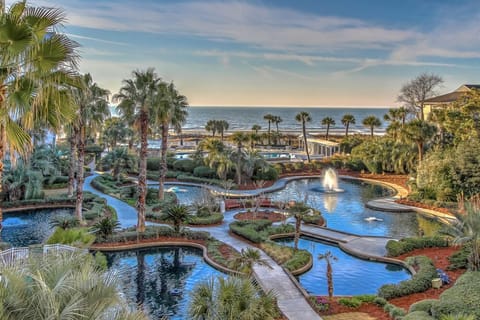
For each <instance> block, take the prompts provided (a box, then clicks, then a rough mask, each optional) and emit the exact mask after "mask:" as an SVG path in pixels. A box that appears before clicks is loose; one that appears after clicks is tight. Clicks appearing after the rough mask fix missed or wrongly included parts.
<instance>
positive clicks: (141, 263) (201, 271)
mask: <svg viewBox="0 0 480 320" xmlns="http://www.w3.org/2000/svg"><path fill="white" fill-rule="evenodd" d="M105 255H106V257H107V261H108V266H109V269H111V270H115V271H116V272H118V273H119V274H120V277H119V278H120V279H121V280H120V281H121V284H120V286H121V288H120V289H121V290H122V292H123V294H124V296H125V297H126V299H127V301H128V303H129V304H131V305H132V306H133V307H136V306H137V305H142V308H143V310H144V311H145V312H146V313H147V315H148V317H149V318H150V319H159V318H161V317H163V316H167V317H168V319H170V320H180V319H188V316H187V314H188V303H189V298H190V297H189V294H190V292H192V290H193V288H194V287H195V285H196V284H197V283H199V282H200V281H203V280H207V279H209V278H210V277H213V276H219V275H224V274H223V273H221V272H220V271H218V270H216V269H214V268H212V267H211V266H210V265H208V264H207V263H206V262H205V261H204V260H203V257H202V251H201V250H200V249H197V248H190V247H156V248H148V249H138V250H129V251H122V252H106V253H105Z"/></svg>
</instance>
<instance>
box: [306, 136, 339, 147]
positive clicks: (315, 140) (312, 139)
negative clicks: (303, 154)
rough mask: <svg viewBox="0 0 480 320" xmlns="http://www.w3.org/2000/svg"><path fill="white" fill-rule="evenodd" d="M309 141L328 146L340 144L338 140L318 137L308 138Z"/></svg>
mask: <svg viewBox="0 0 480 320" xmlns="http://www.w3.org/2000/svg"><path fill="white" fill-rule="evenodd" d="M307 142H308V143H314V144H321V145H324V146H327V147H336V146H339V145H340V144H339V143H337V142H333V141H329V140H323V139H316V138H308V140H307Z"/></svg>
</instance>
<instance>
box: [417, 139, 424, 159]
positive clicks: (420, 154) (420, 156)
mask: <svg viewBox="0 0 480 320" xmlns="http://www.w3.org/2000/svg"><path fill="white" fill-rule="evenodd" d="M417 149H418V162H422V160H423V142H417Z"/></svg>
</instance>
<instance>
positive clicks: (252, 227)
mask: <svg viewBox="0 0 480 320" xmlns="http://www.w3.org/2000/svg"><path fill="white" fill-rule="evenodd" d="M230 230H231V231H232V232H233V233H235V234H237V235H239V236H242V237H244V238H245V239H248V240H250V241H252V242H254V243H260V242H264V241H266V240H268V237H269V236H271V235H274V234H283V233H292V232H294V231H295V228H294V227H293V226H292V225H289V224H281V225H277V226H272V222H271V221H269V220H256V221H248V220H244V221H235V222H232V223H230Z"/></svg>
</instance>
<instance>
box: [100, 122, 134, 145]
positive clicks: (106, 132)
mask: <svg viewBox="0 0 480 320" xmlns="http://www.w3.org/2000/svg"><path fill="white" fill-rule="evenodd" d="M130 131H131V129H130V128H128V127H127V126H126V123H125V122H123V121H122V119H120V118H118V117H112V118H109V119H107V120H106V121H105V127H104V129H103V132H102V137H103V141H104V142H105V143H106V144H107V145H108V146H109V147H110V149H111V150H113V149H115V148H116V147H117V144H118V143H119V142H123V141H125V139H126V138H127V137H128V136H129V135H130V134H131V132H130Z"/></svg>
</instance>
